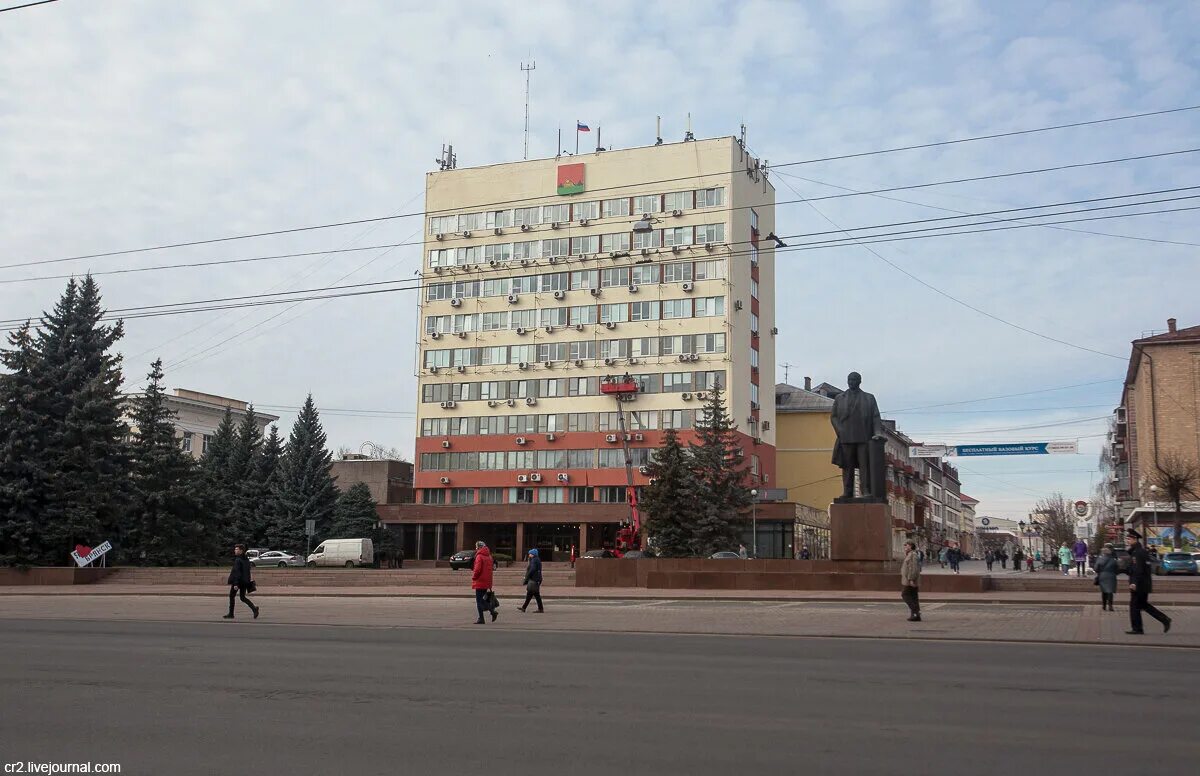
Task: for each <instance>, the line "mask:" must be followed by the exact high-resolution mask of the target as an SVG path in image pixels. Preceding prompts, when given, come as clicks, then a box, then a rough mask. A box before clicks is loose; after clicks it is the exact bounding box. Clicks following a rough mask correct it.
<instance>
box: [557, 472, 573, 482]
mask: <svg viewBox="0 0 1200 776" xmlns="http://www.w3.org/2000/svg"><path fill="white" fill-rule="evenodd" d="M558 481H559V482H570V481H571V475H569V474H559V475H558Z"/></svg>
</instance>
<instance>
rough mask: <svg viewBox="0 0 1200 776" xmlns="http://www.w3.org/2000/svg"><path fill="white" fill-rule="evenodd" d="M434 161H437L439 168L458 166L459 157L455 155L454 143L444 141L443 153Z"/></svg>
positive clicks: (450, 168)
mask: <svg viewBox="0 0 1200 776" xmlns="http://www.w3.org/2000/svg"><path fill="white" fill-rule="evenodd" d="M434 161H435V162H437V165H438V169H439V170H453V169H454V168H455V167H457V166H458V157H457V156H455V155H454V144H453V143H451V144H450V145H446V144H445V143H442V155H441V156H440V157H439V158H437V159H434Z"/></svg>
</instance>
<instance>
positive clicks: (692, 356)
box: [688, 353, 700, 361]
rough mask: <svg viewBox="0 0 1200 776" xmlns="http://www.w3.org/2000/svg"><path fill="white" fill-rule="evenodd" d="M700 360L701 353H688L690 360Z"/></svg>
mask: <svg viewBox="0 0 1200 776" xmlns="http://www.w3.org/2000/svg"><path fill="white" fill-rule="evenodd" d="M699 360H700V354H699V353H688V361H699Z"/></svg>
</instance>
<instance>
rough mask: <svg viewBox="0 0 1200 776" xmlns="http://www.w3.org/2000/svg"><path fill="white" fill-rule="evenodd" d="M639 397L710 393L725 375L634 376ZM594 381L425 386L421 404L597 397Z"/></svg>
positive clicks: (572, 379)
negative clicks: (643, 394)
mask: <svg viewBox="0 0 1200 776" xmlns="http://www.w3.org/2000/svg"><path fill="white" fill-rule="evenodd" d="M631 379H632V380H633V381H634V382H636V383H637V384H638V392H639V393H682V392H684V391H711V390H712V389H713V388H717V387H719V386H724V385H726V382H725V372H724V371H719V370H718V371H700V372H663V373H656V374H640V375H633V376H632V378H631ZM599 395H600V390H599V379H598V378H596V377H558V378H547V379H544V380H485V381H483V382H462V383H425V384H424V385H422V386H421V401H423V402H427V403H428V402H443V401H456V402H458V401H508V400H510V399H511V400H513V401H524V400H526V399H556V398H562V397H568V396H599Z"/></svg>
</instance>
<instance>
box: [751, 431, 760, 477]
mask: <svg viewBox="0 0 1200 776" xmlns="http://www.w3.org/2000/svg"><path fill="white" fill-rule="evenodd" d="M754 436H758V434H757V432H756V433H755V434H754ZM760 471H761V469H760V468H759V461H758V456H757V455H751V456H750V473H751V474H753V475H754V476H755V477H757V476H758V475H759V472H760Z"/></svg>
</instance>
